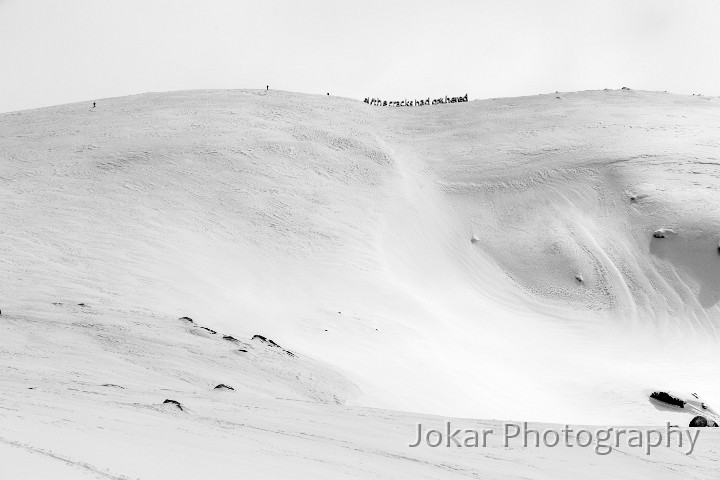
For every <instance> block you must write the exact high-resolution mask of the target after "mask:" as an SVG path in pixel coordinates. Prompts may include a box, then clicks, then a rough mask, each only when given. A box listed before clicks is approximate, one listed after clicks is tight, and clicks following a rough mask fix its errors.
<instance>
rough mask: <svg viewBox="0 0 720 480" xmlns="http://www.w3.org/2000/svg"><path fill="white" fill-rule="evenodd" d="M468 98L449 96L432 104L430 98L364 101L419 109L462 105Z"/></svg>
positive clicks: (384, 105)
mask: <svg viewBox="0 0 720 480" xmlns="http://www.w3.org/2000/svg"><path fill="white" fill-rule="evenodd" d="M467 101H468V96H467V93H466V94H465V96H464V97H452V98H450V97H448V96H447V95H446V96H445V98H436V99H435V100H433V101H432V102H431V101H430V97H428V99H427V100H402V101H400V102H398V101H394V100H393V101H387V100H380V99H379V98H366V99H365V100H364V102H365V103H367V104H369V105H376V106H379V107H387V106H390V107H418V106H423V105H437V104H438V103H460V102H467Z"/></svg>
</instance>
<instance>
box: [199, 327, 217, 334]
mask: <svg viewBox="0 0 720 480" xmlns="http://www.w3.org/2000/svg"><path fill="white" fill-rule="evenodd" d="M200 328H202V329H203V330H207V331H208V332H210V333H212V334H213V335H215V334H216V333H217V332H216V331H215V330H213V329H212V328H207V327H200Z"/></svg>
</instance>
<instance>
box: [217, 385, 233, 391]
mask: <svg viewBox="0 0 720 480" xmlns="http://www.w3.org/2000/svg"><path fill="white" fill-rule="evenodd" d="M215 390H235V389H234V388H233V387H231V386H230V385H225V384H224V383H221V384H219V385H216V386H215Z"/></svg>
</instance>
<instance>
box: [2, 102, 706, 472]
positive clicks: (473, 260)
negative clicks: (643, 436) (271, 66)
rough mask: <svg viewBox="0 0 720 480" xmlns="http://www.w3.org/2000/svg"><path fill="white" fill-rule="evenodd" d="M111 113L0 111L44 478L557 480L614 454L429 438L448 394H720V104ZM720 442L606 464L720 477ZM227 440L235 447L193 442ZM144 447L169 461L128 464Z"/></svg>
mask: <svg viewBox="0 0 720 480" xmlns="http://www.w3.org/2000/svg"><path fill="white" fill-rule="evenodd" d="M90 107H91V105H90V104H75V105H66V106H60V107H52V108H47V109H40V110H33V111H25V112H17V113H11V114H4V115H0V204H2V206H3V208H2V209H0V239H2V241H1V242H0V310H2V315H1V316H0V329H1V330H2V334H1V335H0V382H1V383H2V387H3V388H2V389H0V392H1V393H0V395H2V397H0V398H2V401H1V402H0V407H1V408H0V418H2V420H3V422H4V425H6V427H5V428H6V430H5V431H4V432H0V437H2V439H0V455H3V456H4V455H11V454H10V453H8V452H10V451H14V452H20V453H17V458H18V460H17V462H16V463H15V464H13V465H14V466H13V468H17V469H18V470H17V471H22V468H25V466H26V460H27V459H28V458H31V457H42V458H43V460H42V462H41V463H43V462H47V465H48V469H50V470H49V471H52V468H54V467H52V465H60V466H58V467H57V468H59V469H62V468H70V469H71V470H68V471H73V472H80V473H77V477H72V473H67V472H66V473H57V472H55V473H56V474H57V475H60V476H59V477H58V476H57V475H55V477H54V478H64V477H63V476H62V475H65V477H66V478H84V477H81V475H85V476H86V477H88V478H94V477H93V475H95V476H98V475H100V478H123V476H126V477H128V478H137V477H141V478H169V477H172V478H183V476H184V477H186V478H201V477H211V476H216V477H218V478H229V475H230V474H229V473H228V472H230V471H231V469H230V468H229V466H235V467H240V468H243V469H248V470H249V471H250V472H252V473H254V474H255V475H251V476H253V478H277V476H278V475H279V474H280V470H282V468H284V466H285V467H287V468H289V469H292V467H298V468H300V469H301V471H302V475H305V476H308V477H313V478H318V477H321V478H322V477H323V476H326V477H328V478H342V477H343V476H346V477H352V476H353V475H358V473H357V471H356V470H355V465H356V464H358V462H364V463H363V465H366V466H367V469H368V470H367V471H366V472H364V473H366V474H367V475H361V476H365V477H368V476H373V475H375V476H378V477H379V478H402V476H403V475H405V476H408V477H411V478H418V476H421V475H426V476H428V477H432V478H436V477H443V478H446V477H447V478H452V476H453V475H456V476H458V477H459V476H462V475H465V476H473V475H475V476H478V475H480V473H479V472H481V471H482V472H486V471H488V470H484V469H485V468H490V470H491V471H493V472H495V473H496V474H497V475H498V476H503V477H508V478H513V476H525V477H530V478H558V475H557V474H555V475H553V474H552V473H553V472H555V473H557V472H558V471H562V469H561V468H560V467H558V465H562V464H563V463H567V462H570V464H573V465H582V464H584V463H587V462H589V461H593V460H592V457H590V456H586V454H585V453H577V450H569V449H565V450H551V451H550V453H549V454H548V452H542V451H532V452H531V453H530V454H529V455H530V456H528V457H524V456H523V455H526V454H527V453H526V452H528V450H521V449H513V448H510V449H506V450H503V449H502V448H500V447H498V448H497V449H494V450H492V455H489V453H490V452H489V451H483V455H479V454H478V453H477V452H474V453H471V454H464V453H463V454H456V453H453V452H452V451H448V450H447V449H443V451H440V450H439V449H438V450H433V449H425V450H422V451H420V450H418V451H415V452H409V451H408V449H407V443H410V442H411V441H412V438H413V437H412V432H413V428H414V425H415V424H417V423H419V422H422V421H430V420H428V419H431V418H433V417H430V415H448V416H451V417H453V418H455V417H461V416H462V417H468V418H492V419H510V418H512V419H521V420H528V421H543V422H553V423H557V424H560V423H571V424H595V425H612V424H615V425H617V424H627V425H664V424H665V422H667V421H669V422H671V423H673V424H677V425H680V426H685V425H687V424H688V422H689V421H690V420H691V418H692V417H691V416H689V414H688V413H687V412H684V411H680V410H677V411H676V410H672V409H666V410H662V409H657V408H655V407H654V406H653V404H651V402H650V401H649V395H650V394H651V393H652V392H656V391H688V392H698V393H700V394H701V395H702V398H703V399H704V401H706V402H707V403H708V405H711V406H713V407H714V408H715V409H717V408H719V407H718V405H720V385H718V384H717V382H716V381H715V378H716V377H717V365H718V360H720V359H719V358H718V356H719V354H718V353H717V352H718V351H720V350H718V335H717V329H718V322H720V254H718V252H719V250H718V242H719V241H720V210H718V209H717V205H718V204H720V190H719V189H720V180H719V178H718V177H719V176H720V174H719V173H718V170H717V167H718V165H720V158H718V154H717V152H718V147H719V146H720V140H718V138H720V137H718V135H719V133H720V130H718V128H719V127H718V125H720V100H718V99H715V98H707V97H695V96H693V97H682V96H675V95H670V94H663V93H648V92H637V91H631V90H622V91H599V92H581V93H573V94H553V95H540V96H536V97H526V98H517V99H495V100H487V101H474V102H468V103H458V104H450V105H438V106H426V107H424V108H411V109H376V108H372V107H371V106H369V105H366V104H364V103H363V102H361V101H354V100H348V99H340V98H335V97H328V96H310V95H301V94H292V93H285V92H272V91H271V92H265V91H263V92H258V91H198V92H176V93H162V94H147V95H139V96H133V97H124V98H117V99H106V100H101V101H98V102H97V106H96V108H94V109H92V108H90ZM658 232H660V233H661V234H659V235H658V234H657V233H658ZM181 317H186V318H185V319H181ZM189 319H192V322H191V321H188V320H189ZM255 335H258V336H259V337H262V338H266V339H272V341H273V343H272V344H271V343H270V342H269V341H259V340H255V341H253V340H252V338H253V336H255ZM218 385H226V386H231V387H232V389H229V388H221V389H216V388H215V387H216V386H218ZM166 399H171V400H174V401H177V402H178V403H180V404H181V405H182V410H180V409H178V408H177V407H174V408H170V407H172V405H163V401H164V400H166ZM379 408H385V409H391V410H379ZM398 411H405V412H410V413H398ZM123 419H125V420H123ZM297 422H299V423H297ZM491 423H492V422H491ZM493 425H496V428H501V427H500V426H499V423H498V422H495V423H493ZM709 430H711V429H708V431H709ZM155 431H157V432H158V433H152V432H155ZM704 432H705V431H703V435H704ZM405 433H407V435H406V434H405ZM61 436H63V437H66V438H68V439H70V440H69V441H68V442H66V444H65V446H64V447H62V448H61V447H60V446H59V445H61V441H60V437H61ZM212 439H215V440H212ZM224 441H227V442H228V443H227V444H224V443H223V442H224ZM717 441H718V439H717V438H716V434H715V433H708V434H707V435H705V436H701V438H700V440H699V441H698V442H699V450H698V452H700V453H698V454H697V455H699V456H698V457H694V458H697V459H698V460H699V461H698V462H696V463H692V461H694V460H693V459H690V460H687V458H686V457H685V455H684V454H682V453H678V452H672V451H670V450H665V451H664V452H663V453H661V454H658V455H663V457H662V460H659V461H658V463H657V464H656V463H653V462H646V459H644V458H643V459H641V458H640V457H638V456H635V454H633V453H631V454H629V455H625V454H619V455H614V456H611V457H612V458H613V460H611V461H610V460H609V461H608V462H604V463H603V465H604V467H602V468H607V469H606V470H603V469H602V468H601V469H599V470H597V475H598V476H600V475H601V474H603V475H604V476H605V477H606V476H607V474H608V472H610V473H612V474H613V475H616V476H617V475H623V474H625V473H627V475H626V476H628V478H644V477H643V475H640V474H637V473H636V472H642V473H643V474H647V476H649V475H655V476H658V475H663V474H666V476H667V477H668V478H676V477H672V475H670V474H669V473H667V472H666V471H665V470H663V469H662V468H660V467H658V468H657V469H656V466H657V465H663V464H665V463H672V464H673V465H680V466H679V467H677V468H679V469H681V470H682V471H686V470H687V471H690V470H691V469H695V470H693V472H694V474H695V477H697V478H713V475H716V473H717V472H716V471H712V468H711V467H710V466H708V465H710V463H709V462H710V460H709V458H710V455H711V453H708V452H712V450H713V448H714V449H717ZM103 442H109V443H108V444H111V445H113V448H114V449H116V450H114V451H115V452H116V453H115V454H113V453H110V452H104V451H103V450H102V449H101V447H100V444H101V443H103ZM258 442H260V443H258ZM295 442H299V443H295ZM704 442H707V443H704ZM88 445H91V446H90V447H87V446H88ZM318 445H321V448H320V449H319V450H318ZM145 449H149V450H145ZM198 449H200V450H198ZM211 449H215V451H216V453H215V455H216V457H212V458H213V459H215V458H217V459H222V462H220V461H219V460H218V462H216V461H214V460H213V461H211V460H203V461H198V462H196V463H194V465H195V466H194V467H192V468H188V467H187V464H188V462H186V461H181V460H183V459H187V458H188V457H190V456H197V457H203V456H204V455H207V454H208V450H211ZM51 450H52V451H53V453H52V455H50V453H49V452H50V451H51ZM146 451H153V452H155V454H157V455H158V458H160V459H161V460H160V461H159V464H158V465H151V464H149V463H148V462H139V463H138V466H137V467H132V468H130V467H129V466H128V465H131V464H132V462H130V461H122V459H119V458H117V455H120V453H118V452H123V455H128V456H131V457H132V456H135V457H139V458H146V457H143V453H142V452H146ZM191 452H192V454H191ZM240 452H246V453H243V454H241V453H240ZM247 452H254V453H253V454H252V455H249V454H248V453H247ZM287 452H292V453H290V455H289V457H288V458H290V459H291V460H288V462H289V463H285V464H283V463H282V462H275V458H276V457H277V456H278V455H280V456H283V455H285V453H287ZM418 452H420V453H418ZM234 454H237V455H239V456H240V455H242V459H241V458H240V457H239V456H238V457H237V458H235V457H233V455H234ZM485 454H488V455H485ZM546 454H547V455H550V456H549V457H545V455H546ZM466 455H467V456H466ZM587 455H591V454H590V453H588V454H587ZM693 455H695V454H693ZM146 456H147V455H146ZM208 458H210V457H208ZM608 458H610V457H608ZM654 458H659V457H653V459H654ZM223 462H224V463H223ZM493 462H494V463H493ZM517 462H520V463H517ZM573 462H574V463H573ZM506 464H512V465H515V466H512V467H510V466H507V465H506ZM516 464H517V465H516ZM0 465H3V467H4V464H3V462H0ZM43 465H45V463H43ZM222 465H226V466H228V467H227V469H226V467H223V466H222ZM371 465H372V467H371ZM480 465H482V466H483V467H482V468H480ZM3 467H0V478H3V477H2V474H5V475H12V473H13V472H15V470H8V471H4V470H2V468H3ZM624 467H627V468H628V470H627V471H626V472H625V473H620V474H618V468H624ZM43 468H44V467H43ZM106 468H107V469H109V470H107V471H106V470H105V469H106ZM163 468H166V469H169V470H163ZM674 468H675V467H674ZM173 469H175V470H173ZM554 469H556V470H554ZM6 470H7V468H6ZM63 471H64V470H63ZM170 471H172V475H168V472H170ZM668 471H669V470H668ZM8 472H10V473H8ZM98 472H102V473H98ZM338 472H340V473H338ZM548 472H550V473H548ZM603 472H604V473H603ZM630 472H632V474H631V473H630ZM658 472H660V473H658ZM663 472H664V473H663ZM302 475H301V477H302ZM483 475H484V474H483ZM543 475H544V476H543ZM45 476H47V477H50V476H53V473H50V474H48V475H45ZM8 478H14V477H12V476H11V477H8ZM658 478H662V477H661V476H660V477H658Z"/></svg>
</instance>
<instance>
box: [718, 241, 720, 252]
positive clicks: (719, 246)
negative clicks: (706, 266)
mask: <svg viewBox="0 0 720 480" xmlns="http://www.w3.org/2000/svg"><path fill="white" fill-rule="evenodd" d="M718 253H719V254H720V242H718Z"/></svg>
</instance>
